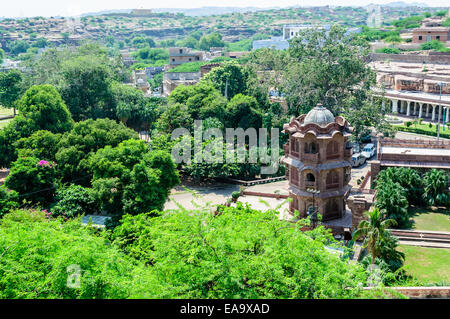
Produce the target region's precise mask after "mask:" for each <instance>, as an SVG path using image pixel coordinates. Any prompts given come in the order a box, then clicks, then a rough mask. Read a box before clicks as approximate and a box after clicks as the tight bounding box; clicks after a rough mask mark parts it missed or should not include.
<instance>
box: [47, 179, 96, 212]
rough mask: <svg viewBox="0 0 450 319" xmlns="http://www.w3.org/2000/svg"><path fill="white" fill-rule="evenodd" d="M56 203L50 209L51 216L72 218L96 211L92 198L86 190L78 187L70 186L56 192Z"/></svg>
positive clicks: (88, 190)
mask: <svg viewBox="0 0 450 319" xmlns="http://www.w3.org/2000/svg"><path fill="white" fill-rule="evenodd" d="M55 201H56V203H55V204H54V205H53V206H52V208H51V213H52V214H51V216H52V217H58V216H63V217H65V218H73V217H77V216H80V215H83V214H85V215H87V214H92V213H94V212H95V210H96V204H95V202H94V198H93V197H92V195H91V191H90V189H88V188H84V187H82V186H80V185H74V184H72V185H70V186H69V187H66V188H60V189H58V190H57V191H56V196H55Z"/></svg>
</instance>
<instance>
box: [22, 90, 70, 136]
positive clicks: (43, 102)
mask: <svg viewBox="0 0 450 319" xmlns="http://www.w3.org/2000/svg"><path fill="white" fill-rule="evenodd" d="M18 106H19V111H20V115H21V116H23V117H26V118H28V119H31V120H32V121H33V123H34V125H35V126H36V128H38V129H40V130H48V131H50V132H53V133H63V132H66V131H68V130H70V129H71V128H72V126H73V121H72V116H71V114H70V112H69V110H68V109H67V107H66V105H65V104H64V101H63V100H62V98H61V96H60V95H59V93H58V91H57V90H56V88H55V87H53V86H52V85H49V84H44V85H36V86H32V87H31V88H29V89H28V90H27V91H26V92H25V94H24V95H23V96H22V98H21V99H20V101H19V102H18Z"/></svg>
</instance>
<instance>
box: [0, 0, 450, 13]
mask: <svg viewBox="0 0 450 319" xmlns="http://www.w3.org/2000/svg"><path fill="white" fill-rule="evenodd" d="M393 1H397V0H245V1H242V0H189V1H186V0H164V1H155V0H1V5H0V16H3V17H27V16H28V17H29V16H56V15H62V16H72V15H78V14H81V13H86V12H95V11H102V10H111V9H132V8H145V9H151V8H186V7H190V8H198V7H204V6H217V7H224V6H230V7H248V6H254V7H271V6H278V7H287V6H293V5H300V6H322V5H367V4H370V3H380V4H383V3H389V2H393ZM400 1H401V0H400ZM403 1H404V2H419V3H427V4H428V5H429V6H434V7H436V6H448V5H449V1H448V0H413V1H411V0H410V1H408V0H403Z"/></svg>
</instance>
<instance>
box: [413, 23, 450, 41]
mask: <svg viewBox="0 0 450 319" xmlns="http://www.w3.org/2000/svg"><path fill="white" fill-rule="evenodd" d="M449 30H450V28H446V27H420V28H416V29H413V31H412V35H413V37H412V42H413V43H424V42H429V41H433V40H438V41H442V42H447V41H448V39H449Z"/></svg>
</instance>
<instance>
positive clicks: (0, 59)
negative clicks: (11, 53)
mask: <svg viewBox="0 0 450 319" xmlns="http://www.w3.org/2000/svg"><path fill="white" fill-rule="evenodd" d="M4 58H5V51H3V50H2V49H0V64H2V63H3V59H4Z"/></svg>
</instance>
